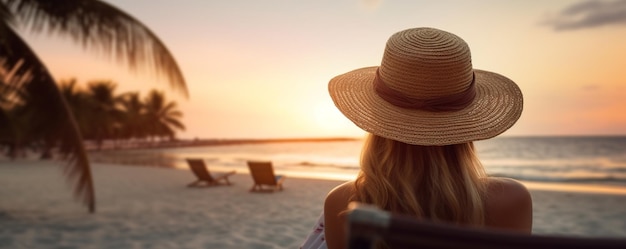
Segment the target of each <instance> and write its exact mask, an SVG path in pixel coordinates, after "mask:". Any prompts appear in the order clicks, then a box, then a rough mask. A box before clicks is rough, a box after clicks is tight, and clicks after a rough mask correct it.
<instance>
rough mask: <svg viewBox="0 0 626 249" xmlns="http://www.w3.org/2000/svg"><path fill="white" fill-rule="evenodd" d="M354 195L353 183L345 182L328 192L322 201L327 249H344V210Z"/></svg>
mask: <svg viewBox="0 0 626 249" xmlns="http://www.w3.org/2000/svg"><path fill="white" fill-rule="evenodd" d="M353 194H354V182H352V181H350V182H346V183H343V184H341V185H339V186H337V187H335V188H334V189H333V190H331V191H330V192H328V195H326V200H325V201H324V223H325V225H324V234H325V236H324V237H325V241H326V245H327V247H328V248H329V249H335V248H345V247H346V245H345V243H346V242H345V236H346V212H345V211H346V210H347V208H348V204H349V203H350V199H351V198H352V195H353Z"/></svg>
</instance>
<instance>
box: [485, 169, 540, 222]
mask: <svg viewBox="0 0 626 249" xmlns="http://www.w3.org/2000/svg"><path fill="white" fill-rule="evenodd" d="M485 208H486V210H485V211H486V224H487V226H491V227H495V228H502V229H507V230H514V231H520V232H526V233H530V232H531V230H532V198H531V196H530V192H528V189H526V187H525V186H524V185H523V184H521V183H520V182H518V181H515V180H513V179H510V178H496V177H493V178H489V182H488V188H487V200H486V203H485Z"/></svg>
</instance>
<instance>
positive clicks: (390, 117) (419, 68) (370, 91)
mask: <svg viewBox="0 0 626 249" xmlns="http://www.w3.org/2000/svg"><path fill="white" fill-rule="evenodd" d="M328 89H329V92H330V96H331V98H332V99H333V101H334V102H335V105H336V106H337V108H339V110H340V111H341V112H342V113H343V114H344V115H345V116H346V117H347V118H348V119H350V120H351V121H352V122H354V123H355V124H356V125H357V126H359V127H361V128H362V129H363V130H365V131H368V132H370V133H373V134H375V135H378V136H381V137H385V138H389V139H393V140H396V141H400V142H404V143H408V144H416V145H448V144H459V143H465V142H470V141H476V140H482V139H487V138H492V137H495V136H497V135H498V134H500V133H502V132H504V131H506V130H507V129H509V128H510V127H511V126H513V124H514V123H515V122H516V121H517V119H518V118H519V117H520V115H521V113H522V106H523V100H522V92H521V91H520V89H519V87H518V86H517V85H516V84H515V82H513V81H511V80H510V79H508V78H506V77H504V76H502V75H499V74H497V73H492V72H488V71H483V70H478V69H474V68H472V59H471V55H470V50H469V47H468V46H467V44H466V43H465V41H463V39H461V38H460V37H458V36H456V35H454V34H451V33H448V32H445V31H442V30H438V29H433V28H414V29H408V30H404V31H400V32H398V33H395V34H394V35H392V36H391V37H390V38H389V40H388V41H387V46H386V47H385V53H384V55H383V59H382V63H381V65H380V66H379V67H366V68H361V69H356V70H354V71H350V72H348V73H345V74H342V75H339V76H336V77H335V78H333V79H331V80H330V83H329V84H328Z"/></svg>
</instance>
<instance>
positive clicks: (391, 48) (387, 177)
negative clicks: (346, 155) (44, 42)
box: [304, 28, 532, 249]
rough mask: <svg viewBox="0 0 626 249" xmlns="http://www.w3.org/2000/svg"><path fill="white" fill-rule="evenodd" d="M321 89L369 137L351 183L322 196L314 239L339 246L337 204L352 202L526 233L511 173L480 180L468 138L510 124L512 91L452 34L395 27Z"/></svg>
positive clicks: (340, 210)
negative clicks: (373, 62) (379, 45)
mask: <svg viewBox="0 0 626 249" xmlns="http://www.w3.org/2000/svg"><path fill="white" fill-rule="evenodd" d="M329 92H330V95H331V97H332V99H333V101H334V103H335V105H336V106H337V108H338V109H339V110H340V111H341V112H342V113H343V114H344V115H345V116H346V117H347V118H348V119H350V120H351V121H352V122H354V123H355V124H356V125H357V126H359V127H360V128H362V129H363V130H365V131H367V132H368V133H369V136H368V138H367V140H366V141H365V146H364V148H363V151H362V155H361V171H360V173H359V175H358V176H357V178H356V180H355V181H353V182H347V183H345V184H342V185H340V186H338V187H336V188H335V189H333V190H332V191H331V192H330V193H329V194H328V196H327V198H326V200H325V203H324V215H323V220H322V221H323V223H324V224H323V226H321V227H323V232H322V231H321V230H322V229H320V230H318V232H319V238H318V239H320V241H323V243H318V244H317V245H318V246H320V247H325V246H327V247H328V248H330V249H336V248H345V247H346V244H345V242H346V231H345V225H346V223H345V211H346V210H347V207H348V204H349V203H350V202H352V201H357V202H362V203H368V204H372V205H376V206H378V207H379V208H382V209H385V210H388V211H391V212H393V213H400V214H408V215H412V216H415V217H416V218H424V219H429V220H433V221H438V222H447V223H454V224H459V225H465V226H474V227H491V228H499V229H508V230H513V231H520V232H525V233H530V231H531V227H532V200H531V198H530V195H529V193H528V191H527V190H526V188H525V187H524V186H523V185H521V184H520V183H518V182H516V181H514V180H511V179H505V178H494V177H487V176H486V174H485V172H484V169H483V167H482V165H481V163H480V162H479V160H478V158H477V156H476V153H475V148H474V146H473V143H472V141H476V140H483V139H488V138H492V137H495V136H497V135H499V134H501V133H502V132H504V131H506V130H507V129H508V128H510V127H511V126H513V124H514V123H515V122H516V121H517V119H518V118H519V117H520V115H521V112H522V106H523V101H522V93H521V91H520V89H519V87H518V86H517V85H516V84H515V83H514V82H513V81H511V80H510V79H508V78H506V77H504V76H502V75H499V74H496V73H492V72H488V71H483V70H477V69H473V67H472V62H471V55H470V51H469V47H468V46H467V44H466V43H465V41H463V40H462V39H461V38H459V37H458V36H456V35H454V34H451V33H448V32H445V31H441V30H437V29H432V28H414V29H408V30H404V31H400V32H398V33H396V34H394V35H392V36H391V37H390V38H389V40H388V42H387V45H386V47H385V52H384V55H383V59H382V63H381V65H380V66H379V67H367V68H361V69H357V70H354V71H351V72H348V73H345V74H342V75H339V76H337V77H335V78H333V79H332V80H331V81H330V83H329ZM310 238H315V236H310ZM309 244H314V243H309ZM306 245H307V244H306V243H305V247H304V248H306Z"/></svg>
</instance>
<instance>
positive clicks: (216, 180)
mask: <svg viewBox="0 0 626 249" xmlns="http://www.w3.org/2000/svg"><path fill="white" fill-rule="evenodd" d="M187 164H188V165H189V168H191V171H192V172H193V174H194V175H196V177H197V178H198V179H197V180H195V181H194V182H192V183H190V184H188V185H187V187H203V186H206V187H208V186H215V185H220V184H222V182H223V183H225V184H226V185H230V182H229V181H228V177H229V176H231V175H233V174H235V171H234V170H233V171H229V172H223V173H218V174H213V175H212V174H211V173H210V172H209V168H207V166H206V164H204V160H202V159H193V158H188V159H187ZM203 183H204V184H203Z"/></svg>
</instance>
